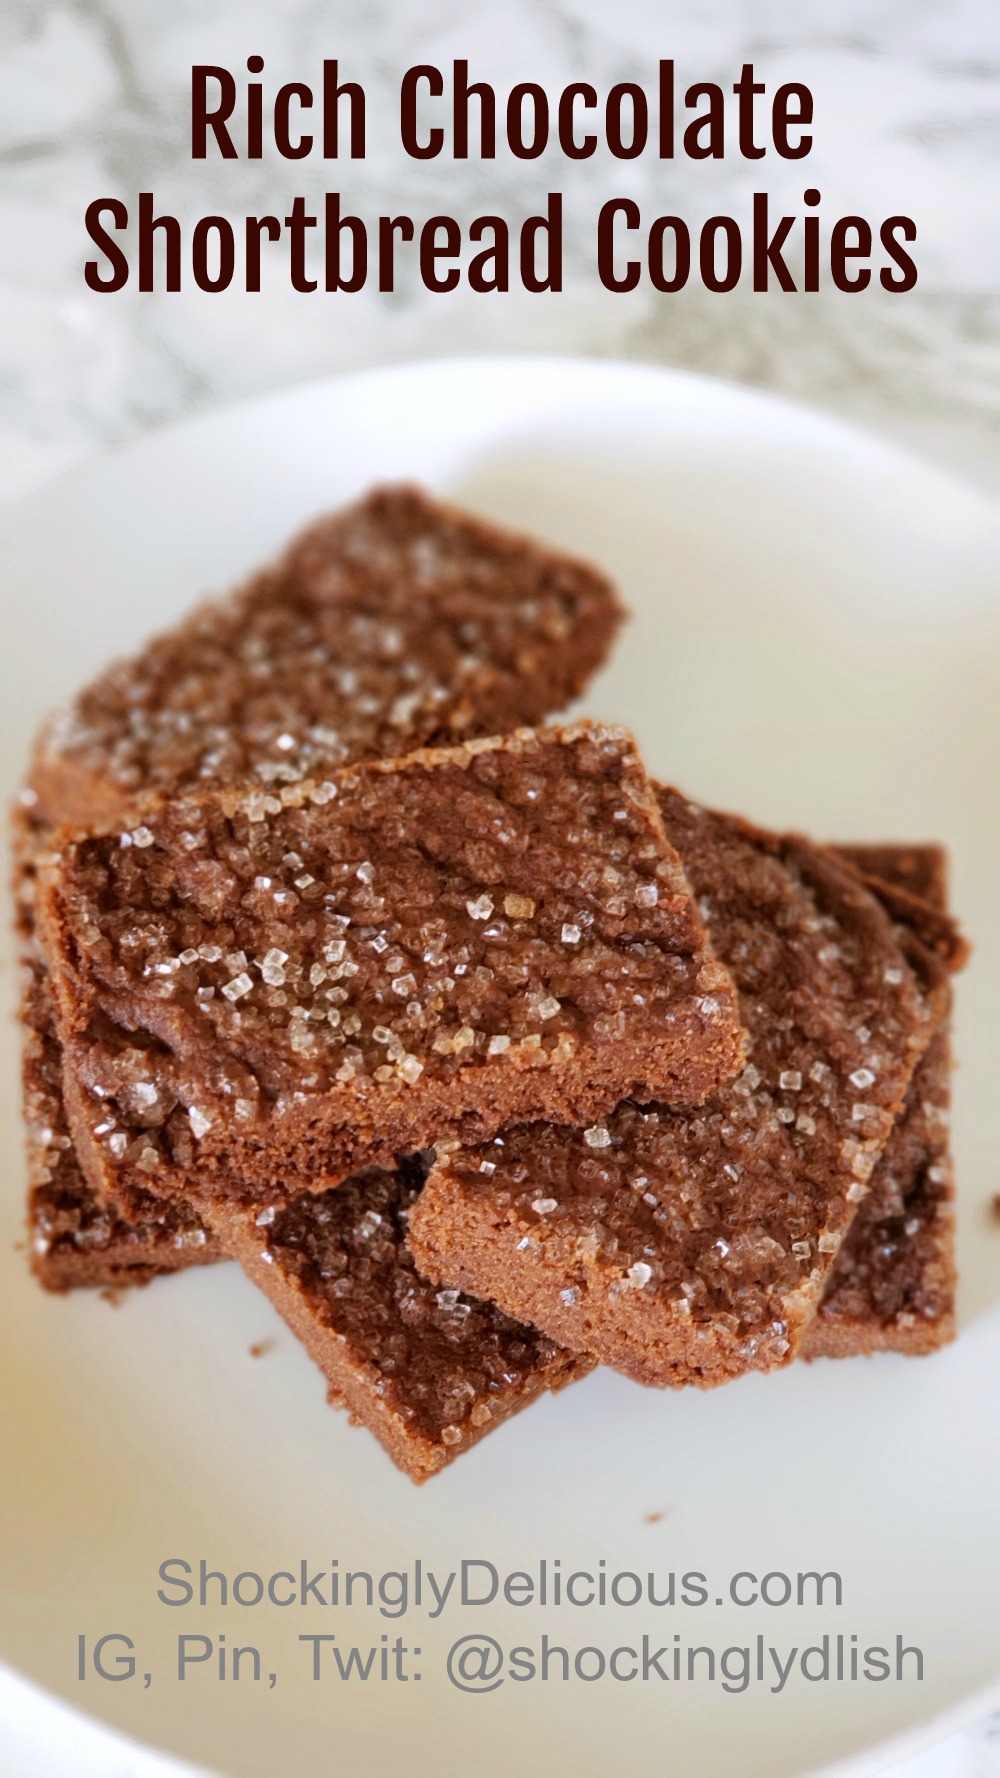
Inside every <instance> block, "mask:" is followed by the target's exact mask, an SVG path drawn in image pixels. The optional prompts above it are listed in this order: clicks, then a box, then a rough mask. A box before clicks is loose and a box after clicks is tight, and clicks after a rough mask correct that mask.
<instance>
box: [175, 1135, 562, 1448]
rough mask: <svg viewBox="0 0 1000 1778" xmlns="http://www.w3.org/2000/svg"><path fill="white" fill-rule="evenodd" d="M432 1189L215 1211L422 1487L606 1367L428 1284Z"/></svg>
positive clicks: (394, 1179) (408, 1169)
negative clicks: (413, 1214) (417, 1256)
mask: <svg viewBox="0 0 1000 1778" xmlns="http://www.w3.org/2000/svg"><path fill="white" fill-rule="evenodd" d="M422 1178H423V1171H422V1168H421V1164H420V1162H419V1161H418V1160H417V1159H414V1160H413V1161H410V1162H409V1163H407V1164H406V1165H405V1166H403V1167H402V1168H400V1169H397V1170H393V1171H391V1172H374V1173H369V1174H366V1175H362V1176H360V1177H358V1178H357V1179H352V1180H349V1181H348V1182H347V1183H346V1184H345V1185H343V1186H341V1187H340V1189H339V1190H337V1191H329V1192H324V1193H321V1194H319V1195H313V1196H308V1197H304V1198H299V1199H298V1200H297V1201H296V1202H295V1203H293V1204H288V1205H286V1206H284V1207H283V1208H280V1209H275V1208H274V1207H271V1208H270V1209H266V1210H263V1211H258V1212H254V1211H253V1210H246V1209H244V1208H241V1207H239V1206H237V1205H233V1204H216V1205H213V1206H212V1207H211V1208H210V1209H209V1211H208V1215H209V1217H210V1218H211V1224H212V1227H213V1229H214V1231H215V1233H216V1235H217V1236H218V1238H219V1240H220V1242H221V1244H222V1245H223V1247H224V1249H225V1251H226V1252H227V1253H229V1254H231V1255H232V1257H233V1258H235V1259H238V1260H239V1261H240V1263H241V1264H242V1266H243V1268H244V1270H245V1271H246V1272H247V1274H248V1276H249V1277H250V1278H252V1280H253V1281H254V1283H255V1284H259V1285H260V1288H261V1289H262V1290H263V1291H264V1292H265V1294H266V1295H267V1296H269V1297H270V1299H271V1301H272V1302H273V1303H274V1305H275V1307H276V1308H277V1309H278V1310H279V1312H280V1313H281V1314H282V1315H283V1316H284V1318H285V1320H286V1321H287V1322H288V1325H289V1326H290V1328H291V1329H292V1332H293V1333H295V1334H296V1335H297V1336H298V1338H299V1339H300V1340H301V1341H302V1343H303V1345H304V1346H305V1347H306V1350H307V1351H308V1352H309V1353H310V1355H311V1356H312V1358H314V1359H315V1361H316V1363H317V1364H318V1365H319V1367H320V1369H321V1370H322V1372H323V1374H324V1376H325V1377H326V1379H327V1383H328V1385H329V1399H330V1401H331V1403H333V1405H335V1406H338V1407H346V1408H348V1409H349V1410H350V1413H351V1416H352V1418H353V1419H354V1420H356V1421H358V1422H360V1424H361V1425H363V1426H367V1427H368V1428H369V1430H370V1431H371V1432H373V1433H374V1434H375V1436H376V1438H378V1439H379V1440H380V1441H381V1443H382V1444H383V1445H384V1447H385V1449H386V1450H387V1451H388V1453H389V1455H390V1457H392V1459H393V1461H394V1462H395V1463H397V1464H398V1465H399V1467H400V1469H402V1470H404V1471H405V1472H406V1474H407V1475H409V1476H410V1477H411V1478H412V1479H413V1480H414V1481H415V1482H423V1481H426V1479H427V1477H428V1476H431V1475H434V1474H435V1473H436V1471H437V1470H439V1469H441V1468H443V1467H444V1465H445V1464H446V1463H450V1462H451V1461H452V1460H453V1459H454V1458H455V1457H457V1456H459V1455H460V1454H461V1453H462V1452H463V1451H466V1450H468V1449H469V1448H470V1446H472V1445H474V1444H477V1443H478V1442H479V1440H480V1439H481V1438H483V1437H485V1435H486V1434H487V1433H488V1432H491V1431H492V1430H493V1429H494V1427H496V1426H498V1425H500V1424H501V1422H502V1421H504V1420H506V1419H509V1418H510V1416H511V1415H512V1414H516V1413H518V1412H520V1410H521V1409H522V1408H524V1407H527V1406H528V1404H529V1403H530V1402H532V1401H534V1400H535V1399H536V1397H537V1396H539V1395H541V1394H542V1393H543V1392H544V1391H546V1390H556V1389H562V1388H564V1387H565V1386H566V1384H567V1383H572V1382H575V1381H576V1380H577V1378H579V1377H582V1376H585V1375H586V1374H587V1372H588V1371H589V1370H590V1369H592V1368H593V1361H592V1360H591V1359H587V1358H581V1357H576V1356H574V1355H573V1354H571V1353H568V1352H564V1351H562V1350H561V1349H560V1348H559V1347H558V1346H557V1345H556V1344H555V1343H554V1342H553V1341H552V1340H550V1339H547V1338H546V1337H545V1335H544V1334H539V1333H536V1332H535V1330H534V1329H533V1328H529V1327H521V1326H519V1325H518V1324H517V1323H516V1322H514V1321H511V1320H510V1319H509V1318H508V1317H507V1316H506V1315H503V1314H502V1313H501V1312H500V1311H499V1310H497V1309H494V1308H493V1307H492V1306H491V1305H490V1304H488V1303H479V1302H475V1301H473V1300H472V1299H471V1298H469V1297H464V1296H462V1295H460V1293H459V1292H458V1291H457V1290H442V1289H440V1288H438V1287H437V1286H436V1285H432V1284H428V1283H427V1281H426V1279H424V1278H421V1277H420V1275H419V1273H418V1272H417V1270H416V1268H415V1266H414V1264H413V1260H412V1259H411V1257H410V1255H409V1253H408V1251H407V1249H406V1245H405V1238H406V1227H407V1220H408V1216H409V1212H410V1208H411V1206H412V1204H413V1201H414V1199H415V1198H416V1196H417V1194H418V1192H419V1190H420V1186H421V1182H422Z"/></svg>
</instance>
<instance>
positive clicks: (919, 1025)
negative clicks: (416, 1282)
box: [410, 791, 944, 1386]
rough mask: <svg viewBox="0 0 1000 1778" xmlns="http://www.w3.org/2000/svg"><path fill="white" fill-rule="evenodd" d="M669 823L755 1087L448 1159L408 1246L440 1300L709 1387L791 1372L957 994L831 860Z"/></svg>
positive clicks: (748, 835)
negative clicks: (447, 1296) (762, 1373)
mask: <svg viewBox="0 0 1000 1778" xmlns="http://www.w3.org/2000/svg"><path fill="white" fill-rule="evenodd" d="M661 807H662V812H663V816H664V823H665V826H666V829H667V832H668V834H669V836H670V838H671V840H672V841H673V842H674V844H675V845H676V846H677V848H678V850H679V852H680V853H681V855H682V857H683V859H684V861H685V868H686V870H687V873H688V877H689V880H690V882H691V883H692V886H693V887H694V889H695V892H696V894H697V895H698V897H699V898H700V903H701V906H702V910H703V913H704V915H705V918H706V920H708V921H710V923H711V929H712V933H713V940H714V943H715V945H716V947H717V949H718V953H719V955H720V957H721V958H722V959H723V960H724V961H725V962H726V963H727V964H728V966H729V968H730V969H731V971H732V973H733V977H734V979H735V981H736V983H737V986H738V989H739V992H740V1005H741V1010H742V1015H743V1019H744V1023H745V1025H746V1028H747V1034H748V1049H749V1061H748V1064H747V1067H746V1069H745V1070H744V1072H743V1073H742V1075H741V1076H740V1078H739V1079H738V1080H737V1081H735V1082H734V1083H733V1084H731V1085H730V1086H728V1087H725V1088H723V1089H722V1091H721V1092H719V1093H718V1094H716V1095H715V1096H713V1098H712V1099H710V1100H709V1101H708V1103H707V1104H705V1105H704V1106H703V1107H701V1108H700V1109H699V1110H697V1111H694V1112H691V1113H684V1112H680V1111H671V1110H668V1109H667V1108H665V1107H663V1106H661V1105H641V1104H635V1103H627V1104H624V1105H622V1106H620V1107H619V1108H618V1110H616V1111H615V1113H614V1114H613V1115H612V1116H610V1117H608V1118H604V1119H600V1120H596V1121H595V1122H594V1123H592V1124H591V1125H590V1126H589V1127H588V1128H586V1129H584V1130H579V1131H576V1132H574V1133H569V1132H567V1131H565V1130H556V1129H553V1128H552V1127H551V1126H544V1125H542V1126H538V1125H536V1126H534V1127H521V1128H513V1129H505V1130H503V1131H502V1132H501V1133H500V1135H499V1136H498V1137H497V1138H496V1139H495V1140H494V1141H492V1142H490V1143H488V1144H485V1145H482V1146H477V1147H475V1148H471V1149H470V1148H468V1147H466V1148H460V1147H457V1146H456V1147H455V1149H454V1150H453V1151H452V1152H450V1153H442V1154H441V1155H440V1157H439V1164H438V1166H437V1167H436V1168H435V1169H434V1170H433V1171H432V1173H431V1176H430V1178H429V1181H428V1184H427V1186H426V1187H425V1190H424V1192H423V1194H422V1196H421V1199H420V1203H419V1205H418V1206H417V1208H416V1209H415V1211H414V1214H413V1217H412V1219H411V1236H410V1238H411V1242H412V1246H413V1251H414V1256H415V1258H416V1260H417V1264H418V1265H419V1267H420V1268H421V1270H422V1271H424V1272H426V1273H427V1275H428V1276H430V1277H432V1278H435V1279H437V1280H438V1281H440V1282H442V1283H444V1284H448V1285H452V1286H453V1287H459V1288H462V1289H466V1290H471V1291H473V1292H475V1293H476V1294H478V1295H481V1296H486V1297H489V1298H491V1299H492V1300H494V1301H496V1302H497V1303H498V1304H499V1305H500V1306H501V1307H503V1308H504V1309H505V1310H506V1311H507V1312H508V1313H510V1314H513V1315H516V1316H518V1317H519V1318H520V1319H523V1320H530V1321H531V1322H532V1323H533V1324H534V1325H537V1326H539V1327H541V1328H544V1330H545V1331H546V1332H548V1333H550V1334H551V1335H552V1337H553V1338H554V1339H557V1340H559V1341H560V1343H561V1344H563V1345H566V1346H568V1347H569V1348H571V1349H573V1350H583V1351H589V1352H592V1353H593V1354H594V1355H595V1356H596V1357H598V1358H599V1359H600V1360H602V1361H603V1362H604V1363H607V1364H610V1365H612V1366H614V1367H615V1368H617V1369H621V1370H623V1371H625V1372H627V1373H628V1374H629V1375H631V1376H634V1377H636V1378H637V1379H638V1380H640V1381H642V1382H646V1383H660V1384H682V1383H686V1382H697V1383H701V1384H704V1385H706V1386H709V1385H712V1384H715V1383H721V1382H724V1381H726V1380H727V1379H728V1378H730V1377H733V1376H737V1375H739V1374H741V1373H742V1372H744V1371H746V1370H750V1369H765V1370H766V1369H770V1368H772V1367H774V1366H776V1365H780V1364H783V1363H786V1362H787V1361H788V1360H789V1359H790V1358H791V1357H793V1356H794V1354H795V1350H796V1347H797V1345H798V1342H799V1340H800V1338H801V1335H802V1330H803V1328H804V1327H805V1326H806V1324H807V1323H808V1321H809V1320H810V1318H811V1316H812V1315H813V1313H814V1311H815V1309H816V1306H817V1304H818V1302H819V1300H820V1298H821V1296H822V1294H823V1291H824V1289H825V1287H826V1284H827V1281H828V1278H829V1275H830V1271H831V1269H832V1267H833V1264H834V1261H835V1258H836V1255H837V1253H838V1251H839V1249H840V1246H841V1243H842V1241H843V1239H844V1235H845V1233H846V1231H847V1229H848V1227H849V1225H850V1223H851V1220H852V1218H853V1216H854V1214H855V1211H856V1208H857V1205H858V1204H859V1203H860V1202H861V1200H862V1198H863V1197H864V1195H865V1191H866V1189H867V1186H868V1182H869V1180H870V1178H871V1175H872V1172H873V1169H874V1167H875V1164H876V1162H877V1160H878V1157H879V1154H880V1153H881V1150H882V1148H883V1147H884V1145H885V1142H886V1140H887V1138H888V1136H889V1133H890V1130H891V1129H892V1125H893V1122H894V1119H895V1118H896V1116H897V1114H898V1112H899V1111H900V1109H901V1107H902V1104H903V1099H904V1095H905V1093H906V1089H907V1086H908V1084H909V1081H910V1078H911V1075H912V1073H913V1071H914V1068H915V1066H916V1064H917V1062H918V1061H919V1059H920V1057H921V1055H922V1054H923V1052H924V1051H925V1050H926V1048H927V1045H928V1043H929V1041H930V1037H931V1034H932V1032H933V1029H934V1025H935V1021H936V1020H937V1019H938V1018H939V1017H940V1016H941V1011H942V1006H941V1002H940V1000H937V1001H935V998H934V997H935V993H938V994H940V993H942V992H943V991H944V990H943V987H942V984H941V982H940V980H937V985H936V987H935V986H930V987H929V986H928V983H927V982H926V981H924V980H922V979H920V978H919V977H918V975H917V974H916V973H915V970H914V968H913V967H911V956H912V948H911V938H910V935H905V934H901V933H900V931H899V929H898V928H897V927H896V926H895V925H894V923H893V921H892V919H891V918H890V916H889V914H888V913H887V911H886V909H885V908H884V907H882V906H881V905H880V903H879V902H878V901H877V900H876V898H875V897H874V896H873V895H872V894H871V893H870V892H869V891H868V890H867V889H866V888H865V886H864V884H863V883H862V882H861V880H860V878H859V877H858V876H857V875H856V873H854V872H853V871H852V870H851V869H850V868H849V867H848V866H846V865H842V864H840V863H838V861H837V860H836V859H835V858H833V857H832V855H831V854H829V853H824V852H822V851H821V850H820V849H819V848H816V847H814V846H811V845H809V844H808V843H807V842H806V841H803V840H799V839H795V838H777V837H772V836H769V835H765V834H761V833H758V832H757V831H755V830H754V829H752V828H749V827H747V826H746V825H745V824H743V823H741V822H739V821H736V820H734V819H731V818H728V817H724V816H719V815H713V814H710V813H708V812H706V811H704V810H701V809H698V808H695V807H693V806H692V805H691V804H689V803H687V802H685V801H684V799H683V798H681V797H680V796H678V795H677V794H676V793H675V792H672V791H666V792H663V793H662V795H661ZM915 942H916V941H912V943H915ZM927 969H928V972H929V974H930V975H931V976H932V977H935V976H936V973H937V975H942V974H943V971H940V972H935V970H934V966H933V962H932V960H931V959H929V958H928V959H927Z"/></svg>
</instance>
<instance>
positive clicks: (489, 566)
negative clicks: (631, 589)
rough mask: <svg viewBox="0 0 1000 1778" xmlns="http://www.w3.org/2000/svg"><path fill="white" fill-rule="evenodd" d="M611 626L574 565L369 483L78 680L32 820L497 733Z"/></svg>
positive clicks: (99, 814) (38, 781)
mask: <svg viewBox="0 0 1000 1778" xmlns="http://www.w3.org/2000/svg"><path fill="white" fill-rule="evenodd" d="M621 617H622V610H621V606H620V605H619V602H618V599H617V596H616V594H615V592H614V589H613V587H612V586H611V584H610V582H609V581H608V580H607V578H606V577H605V576H604V575H603V574H601V573H600V572H599V571H598V570H597V569H596V568H593V567H591V566H589V565H588V564H587V563H585V562H580V561H577V560H576V559H575V558H574V557H572V556H567V555H565V554H563V553H562V552H561V551H557V550H554V549H551V548H549V547H547V546H546V545H544V544H542V543H539V542H537V541H535V540H534V539H531V538H527V537H522V536H520V535H518V534H517V533H514V532H510V531H507V530H504V529H502V528H500V527H499V526H496V525H492V524H489V523H487V522H486V521H484V520H481V519H477V518H474V517H473V516H471V515H470V514H468V513H465V512H462V511H460V510H458V509H457V508H455V507H452V506H449V505H446V504H444V503H442V502H440V501H438V500H435V499H433V498H432V497H431V496H430V495H428V494H425V493H422V492H421V491H420V490H419V489H416V488H412V487H399V488H383V489H378V490H376V491H375V492H374V493H372V494H369V495H368V496H367V497H366V498H365V499H363V500H361V501H359V502H358V503H357V504H356V505H354V506H350V507H348V508H346V510H344V511H342V512H338V513H335V514H333V515H332V516H331V517H329V518H325V519H321V520H320V521H319V522H318V523H316V524H314V525H312V526H311V527H310V528H309V529H308V530H306V531H305V532H303V533H302V535H301V536H299V537H298V538H296V539H295V541H294V542H293V543H292V544H290V546H289V547H288V549H287V550H286V551H285V553H284V555H283V556H282V557H281V558H280V559H279V560H278V561H277V562H276V563H275V564H274V566H273V567H271V568H267V569H265V570H263V572H261V573H259V574H257V575H256V576H255V577H254V578H253V579H252V580H251V581H250V582H249V583H248V584H247V585H246V586H244V587H243V588H242V589H241V590H240V591H238V592H236V593H234V594H232V595H231V596H230V597H228V598H226V599H223V600H220V601H216V602H213V603H210V604H205V605H203V606H202V607H200V608H199V609H198V610H196V611H195V612H194V613H193V615H191V616H190V617H188V618H187V619H185V620H184V621H183V622H182V623H180V624H179V625H178V626H177V627H176V628H174V629H173V630H171V631H169V632H168V633H167V634H166V635H163V636H160V637H158V638H156V640H155V641H153V642H150V643H149V644H148V645H147V646H146V647H145V648H144V649H142V650H141V652H140V653H139V654H137V655H135V656H133V657H131V658H130V659H128V660H124V661H121V662H119V663H118V664H117V665H115V666H113V667H111V668H109V669H108V671H107V672H105V673H103V674H102V675H101V676H100V677H99V678H98V679H96V680H94V681H93V682H92V683H91V684H90V685H88V686H87V687H86V688H85V690H84V691H82V692H81V693H80V694H79V696H78V697H77V699H76V701H75V702H74V704H73V705H72V707H71V709H70V710H69V711H68V712H66V713H65V714H63V715H61V716H59V717H57V718H56V719H55V720H54V721H53V722H52V723H51V724H50V725H49V727H48V728H47V729H46V730H45V731H44V733H43V735H42V737H41V739H40V741H39V743H38V746H37V747H36V749H35V754H34V758H33V760H32V765H31V771H30V777H29V785H30V789H31V792H32V794H33V796H34V798H35V803H34V807H35V811H36V813H37V815H38V817H39V819H41V820H44V821H48V822H50V823H57V822H62V821H69V822H74V823H77V824H79V825H81V826H84V825H87V824H89V823H90V822H93V821H100V820H103V819H105V818H108V819H112V820H113V819H115V818H116V817H117V816H118V815H119V814H120V813H124V811H125V810H126V809H127V808H128V807H129V805H130V804H131V803H132V802H134V801H135V799H136V798H137V797H138V796H142V795H145V794H148V793H150V792H162V793H163V794H164V795H167V796H170V795H174V794H176V793H177V792H178V791H179V790H182V789H185V788H189V787H191V786H192V785H202V786H205V787H208V786H221V785H230V784H238V783H244V782H256V783H259V784H262V785H265V786H268V787H280V786H281V785H284V784H291V783H297V782H299V781H300V780H301V779H304V778H323V777H325V776H326V775H327V773H328V771H329V770H330V769H331V768H332V767H335V766H339V765H343V764H347V763H353V762H354V761H356V760H361V759H371V758H392V757H396V756H398V755H401V754H404V753H409V752H412V751H414V750H415V749H416V748H418V747H422V746H427V745H429V744H431V743H441V744H443V743H446V742H449V741H452V740H463V739H466V738H468V737H469V736H473V735H493V734H503V733H507V732H509V731H510V730H511V729H514V728H519V727H524V726H527V725H530V724H533V723H537V722H540V721H542V720H543V719H544V718H545V717H546V716H549V715H550V714H551V713H552V712H554V711H557V710H560V709H562V708H563V707H564V706H565V705H566V704H568V703H569V702H570V701H571V699H573V698H574V697H576V696H577V694H578V693H579V692H580V691H581V690H582V689H583V686H584V685H585V684H586V682H587V680H588V679H589V678H590V676H591V674H592V673H593V672H594V671H595V670H596V669H597V667H599V666H600V664H601V662H602V661H603V659H604V657H605V655H606V653H607V650H608V648H609V646H610V643H611V639H612V637H613V635H614V633H615V630H616V629H617V627H618V624H619V622H620V620H621Z"/></svg>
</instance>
